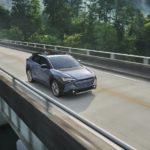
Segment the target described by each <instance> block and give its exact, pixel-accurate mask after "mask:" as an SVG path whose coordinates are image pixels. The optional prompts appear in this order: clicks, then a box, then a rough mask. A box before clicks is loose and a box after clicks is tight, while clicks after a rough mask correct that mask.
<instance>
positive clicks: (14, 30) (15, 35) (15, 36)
mask: <svg viewBox="0 0 150 150" xmlns="http://www.w3.org/2000/svg"><path fill="white" fill-rule="evenodd" d="M7 37H8V38H9V39H12V40H20V41H23V40H24V36H23V33H22V31H21V30H20V29H19V28H18V27H11V28H10V29H9V30H8V34H7Z"/></svg>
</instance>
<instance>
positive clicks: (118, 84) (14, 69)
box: [0, 47, 150, 150]
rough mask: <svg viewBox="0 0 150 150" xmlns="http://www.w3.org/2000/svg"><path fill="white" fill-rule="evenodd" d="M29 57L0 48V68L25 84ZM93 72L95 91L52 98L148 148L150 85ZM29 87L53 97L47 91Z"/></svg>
mask: <svg viewBox="0 0 150 150" xmlns="http://www.w3.org/2000/svg"><path fill="white" fill-rule="evenodd" d="M29 55H30V54H29V53H24V52H21V51H16V50H11V49H9V48H3V47H0V67H2V68H3V69H5V70H7V71H8V72H10V73H11V74H13V75H14V76H16V77H18V78H20V79H22V80H24V81H27V79H26V74H25V59H26V58H27V57H28V56H29ZM92 69H93V70H94V71H95V72H96V75H97V77H98V87H97V89H96V90H94V91H93V92H89V93H84V94H81V95H76V96H66V97H63V98H59V99H56V98H55V99H56V100H57V101H59V102H60V103H63V104H64V105H66V106H67V107H69V108H71V109H72V110H74V111H76V112H78V113H79V114H81V115H82V116H85V117H86V118H88V119H89V120H91V121H92V122H94V123H95V124H97V125H99V126H101V127H102V128H104V129H106V130H107V131H109V132H111V133H112V134H114V135H115V136H117V137H118V138H120V139H121V140H123V141H125V142H127V143H128V144H130V145H132V146H134V147H136V148H137V149H142V150H147V149H149V148H150V142H149V139H150V133H149V132H148V131H150V126H149V124H150V117H149V116H150V94H149V91H150V83H149V82H147V81H142V80H138V79H133V78H130V77H126V76H123V75H117V74H114V73H109V72H105V71H102V70H97V69H94V68H92ZM32 85H33V86H34V87H36V88H38V89H40V90H41V91H43V92H44V93H46V94H47V95H50V96H52V94H51V92H50V90H49V89H48V88H46V87H44V86H42V85H40V84H38V83H34V84H32ZM52 97H53V96H52ZM53 98H54V97H53Z"/></svg>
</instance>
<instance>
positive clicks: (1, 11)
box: [0, 6, 10, 29]
mask: <svg viewBox="0 0 150 150" xmlns="http://www.w3.org/2000/svg"><path fill="white" fill-rule="evenodd" d="M9 20H10V15H9V11H8V10H6V9H5V8H4V7H2V6H0V28H5V29H7V28H9V26H10V21H9Z"/></svg>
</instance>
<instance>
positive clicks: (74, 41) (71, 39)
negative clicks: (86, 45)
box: [64, 34, 81, 47]
mask: <svg viewBox="0 0 150 150" xmlns="http://www.w3.org/2000/svg"><path fill="white" fill-rule="evenodd" d="M80 41H81V34H73V35H65V36H64V45H65V46H73V47H79V46H80V45H81V42H80Z"/></svg>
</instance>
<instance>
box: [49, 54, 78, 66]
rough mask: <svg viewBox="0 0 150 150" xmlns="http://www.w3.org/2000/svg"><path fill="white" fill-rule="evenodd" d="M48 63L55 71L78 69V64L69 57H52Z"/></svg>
mask: <svg viewBox="0 0 150 150" xmlns="http://www.w3.org/2000/svg"><path fill="white" fill-rule="evenodd" d="M49 61H50V62H51V64H52V65H53V67H54V68H55V69H67V68H75V67H79V66H80V64H79V62H78V61H77V60H76V59H74V58H73V57H71V56H67V55H64V56H53V57H50V58H49Z"/></svg>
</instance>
